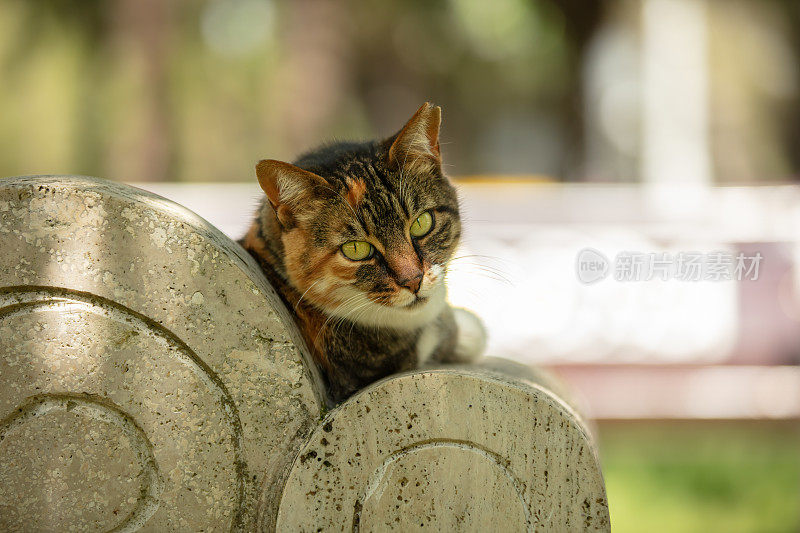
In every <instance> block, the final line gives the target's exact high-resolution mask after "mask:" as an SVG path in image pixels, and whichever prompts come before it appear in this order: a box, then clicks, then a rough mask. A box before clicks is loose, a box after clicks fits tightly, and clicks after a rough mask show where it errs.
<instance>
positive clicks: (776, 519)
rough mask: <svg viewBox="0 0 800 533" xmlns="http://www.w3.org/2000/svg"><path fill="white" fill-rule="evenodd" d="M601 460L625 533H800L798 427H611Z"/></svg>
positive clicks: (617, 522)
mask: <svg viewBox="0 0 800 533" xmlns="http://www.w3.org/2000/svg"><path fill="white" fill-rule="evenodd" d="M600 457H601V461H602V464H603V472H604V475H605V479H606V489H607V491H608V501H609V505H610V510H611V524H612V526H613V529H614V531H616V532H618V533H621V532H631V533H634V532H641V531H647V532H653V533H657V532H664V533H673V532H676V531H686V532H697V533H702V532H711V531H714V532H717V531H718V532H726V533H735V532H742V533H745V532H779V531H783V532H787V533H788V532H796V531H800V427H798V425H797V424H796V423H795V422H791V423H789V422H753V421H750V422H725V421H691V422H688V421H684V422H681V421H671V422H655V421H651V422H638V423H631V422H604V423H602V424H601V425H600Z"/></svg>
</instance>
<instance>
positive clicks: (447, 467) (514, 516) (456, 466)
mask: <svg viewBox="0 0 800 533" xmlns="http://www.w3.org/2000/svg"><path fill="white" fill-rule="evenodd" d="M503 463H504V461H503V460H502V458H501V457H500V456H499V455H497V454H496V453H494V452H492V451H490V450H487V449H484V448H483V447H482V446H480V445H478V444H475V443H474V442H465V441H454V440H437V441H427V442H419V443H417V444H414V445H412V446H409V447H407V448H404V449H402V450H399V451H397V452H395V453H393V454H391V455H389V456H388V457H387V458H386V459H385V460H384V462H383V463H382V464H381V465H380V466H379V467H378V468H376V469H375V471H373V473H372V475H371V476H370V478H369V481H368V483H367V486H366V490H365V491H364V493H363V494H362V495H361V497H360V498H359V500H358V503H357V504H356V505H355V508H354V514H353V531H360V530H361V529H362V528H363V529H364V530H365V531H378V530H381V529H383V528H385V527H386V526H388V525H389V524H382V523H381V520H382V519H383V518H385V517H387V516H396V519H395V522H394V523H393V524H391V526H392V527H393V528H397V529H399V530H411V529H416V528H417V527H418V526H424V527H428V528H434V529H438V530H440V531H446V530H448V529H452V528H454V527H457V526H458V525H459V524H458V521H459V519H461V520H463V519H466V518H467V515H468V514H469V512H470V510H471V509H477V508H480V507H481V506H482V503H483V502H481V501H478V500H482V499H483V493H475V492H462V493H461V494H459V493H458V490H459V483H464V482H469V481H473V480H476V479H477V480H479V482H480V484H481V485H482V486H483V487H487V488H489V493H491V494H492V495H493V498H492V500H493V501H492V502H491V506H490V508H488V509H486V511H487V512H484V513H482V514H481V515H480V516H476V517H469V518H470V523H471V525H472V526H473V527H475V528H476V529H480V530H485V531H489V530H491V529H492V528H493V527H496V525H497V524H498V523H503V524H505V525H506V526H505V527H507V528H512V527H514V526H519V525H521V524H525V525H526V527H523V528H521V529H519V530H520V531H533V526H532V524H531V519H530V510H529V508H528V507H529V506H528V503H527V502H526V501H525V496H524V494H523V489H522V487H521V483H520V481H519V480H518V479H517V478H516V477H515V476H514V474H513V473H512V472H511V471H510V470H509V469H508V467H507V466H506V465H505V464H503ZM459 499H460V500H461V501H460V508H459V509H447V506H448V502H454V501H457V500H459ZM421 500H424V501H428V502H429V507H425V508H423V509H420V507H419V506H418V505H417V502H419V501H421ZM398 502H399V503H398ZM392 507H394V509H393V510H392V512H389V511H388V509H389V508H392ZM437 510H438V512H439V515H437V514H436V511H437ZM447 511H449V512H447ZM506 530H507V531H511V529H506Z"/></svg>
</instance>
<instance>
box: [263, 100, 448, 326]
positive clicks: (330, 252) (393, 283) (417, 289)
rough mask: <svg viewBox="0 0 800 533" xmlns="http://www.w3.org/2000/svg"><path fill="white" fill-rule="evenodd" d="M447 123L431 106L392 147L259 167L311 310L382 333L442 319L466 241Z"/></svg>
mask: <svg viewBox="0 0 800 533" xmlns="http://www.w3.org/2000/svg"><path fill="white" fill-rule="evenodd" d="M439 113H440V112H439V109H438V108H435V107H432V106H430V105H427V104H426V105H425V106H423V107H422V108H420V110H419V111H418V112H417V114H416V115H414V117H413V118H412V119H411V121H409V123H408V124H407V125H406V127H405V128H404V129H403V130H402V131H401V132H400V133H399V134H398V135H396V136H394V137H392V138H391V139H389V140H388V141H385V142H377V143H370V144H364V145H339V146H333V147H329V148H327V149H322V150H320V151H317V152H313V153H311V154H308V155H307V156H305V157H303V158H301V159H300V160H299V161H298V162H297V165H298V166H294V165H288V164H286V163H279V162H276V161H264V162H261V163H259V168H258V172H259V181H260V182H261V184H262V187H263V188H264V189H265V191H266V192H267V195H268V196H269V197H270V202H271V203H272V205H273V208H274V210H275V213H276V215H277V217H278V220H279V221H280V223H281V228H282V233H281V241H282V243H283V248H284V258H283V259H284V265H285V268H286V272H287V274H288V276H289V278H290V281H291V282H292V284H293V285H294V286H295V288H296V289H297V290H298V291H299V292H300V293H301V294H303V300H304V301H307V302H308V303H311V304H314V305H316V306H317V307H319V308H321V309H323V310H324V311H326V312H327V313H328V314H332V315H334V316H337V317H341V318H347V319H349V320H352V321H355V322H359V323H366V324H374V325H394V326H396V327H397V326H398V324H397V321H398V320H400V321H403V320H405V321H407V322H406V323H404V324H399V325H400V326H401V327H402V326H408V327H416V326H418V325H419V324H418V323H417V322H419V321H424V320H426V319H430V318H433V316H435V314H438V311H439V310H440V309H441V307H442V305H443V304H444V296H445V288H444V275H445V272H446V268H447V262H448V261H449V260H450V259H451V258H452V255H453V253H454V251H455V248H456V246H457V244H458V240H459V237H460V235H461V223H460V219H459V212H458V201H457V197H456V193H455V190H454V189H453V187H452V185H451V184H450V182H449V181H448V179H447V178H446V177H445V176H444V175H443V174H442V172H441V160H440V155H439V147H438V131H439V116H440V115H439ZM299 166H302V167H303V168H304V169H305V170H301V169H300V168H299ZM264 178H267V179H264ZM265 184H266V186H265ZM273 197H275V198H273ZM273 200H277V201H273ZM429 315H430V316H429Z"/></svg>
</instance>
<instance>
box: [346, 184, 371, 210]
mask: <svg viewBox="0 0 800 533" xmlns="http://www.w3.org/2000/svg"><path fill="white" fill-rule="evenodd" d="M366 191H367V185H366V183H364V182H363V181H361V180H352V179H349V178H348V180H347V203H349V204H350V207H352V208H353V209H355V208H356V207H358V204H360V203H361V200H362V199H363V198H364V193H365V192H366Z"/></svg>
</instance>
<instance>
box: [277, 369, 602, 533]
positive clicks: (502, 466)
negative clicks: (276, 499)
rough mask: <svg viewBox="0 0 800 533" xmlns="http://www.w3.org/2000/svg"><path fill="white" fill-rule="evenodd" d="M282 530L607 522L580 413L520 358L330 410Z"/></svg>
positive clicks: (394, 387) (406, 380)
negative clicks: (514, 361)
mask: <svg viewBox="0 0 800 533" xmlns="http://www.w3.org/2000/svg"><path fill="white" fill-rule="evenodd" d="M277 525H278V528H277V529H278V530H279V531H307V530H314V529H315V528H316V527H323V528H324V530H326V531H328V530H330V531H342V530H350V529H352V530H363V531H384V530H398V531H411V530H416V529H418V528H420V527H424V528H425V529H430V530H432V531H478V532H481V531H493V530H498V528H499V529H502V531H534V530H537V531H578V530H581V531H586V530H599V531H607V530H609V516H608V506H607V504H606V495H605V486H604V484H603V478H602V474H601V472H600V467H599V463H598V461H597V456H596V452H595V448H594V446H593V445H592V442H591V438H590V436H589V433H588V432H587V430H586V428H585V426H584V424H583V422H582V421H581V418H580V417H579V416H578V415H577V413H576V412H575V411H574V410H573V409H572V408H571V407H570V406H569V405H567V404H566V403H565V402H564V401H563V400H561V399H560V398H559V397H558V396H556V395H555V394H554V393H553V392H551V391H550V390H549V389H548V388H546V387H545V386H543V385H542V379H541V378H540V376H537V375H536V374H535V373H534V372H531V371H529V369H527V368H526V367H523V366H522V365H515V364H514V363H512V362H510V361H503V360H500V359H490V360H487V361H484V362H483V363H482V365H481V366H474V367H466V366H464V367H450V368H448V367H442V368H435V369H425V370H420V371H413V372H408V373H404V374H399V375H396V376H391V377H389V378H387V379H384V380H382V381H380V382H378V383H376V384H374V385H372V386H370V387H368V388H366V389H365V390H363V391H361V392H360V393H358V394H356V395H355V396H353V397H352V398H350V399H348V400H347V401H346V402H344V403H343V404H342V405H340V406H338V407H337V408H335V409H334V410H332V411H331V412H330V413H328V415H327V416H326V417H325V419H324V420H323V421H322V423H321V424H320V425H319V426H318V427H317V428H316V429H315V431H314V433H313V434H312V435H311V438H310V439H309V440H308V442H307V443H306V444H305V446H304V447H303V449H302V451H301V452H300V455H299V456H298V458H297V459H295V462H294V465H293V466H292V470H291V473H290V475H289V478H288V480H287V482H286V487H285V489H284V492H283V497H282V500H281V503H280V509H279V511H278V521H277Z"/></svg>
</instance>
